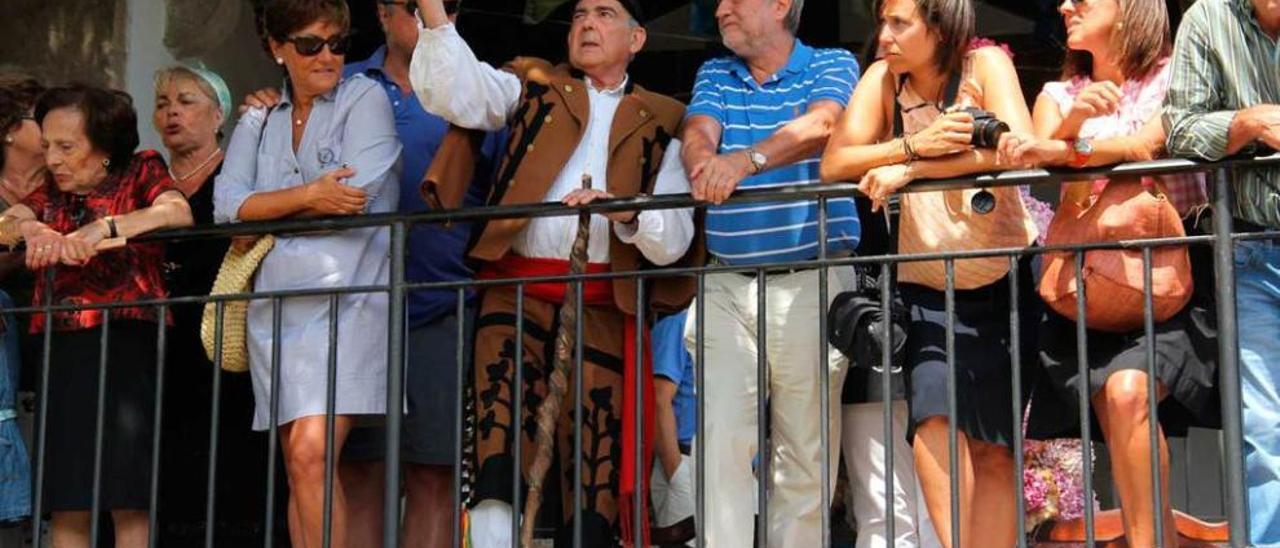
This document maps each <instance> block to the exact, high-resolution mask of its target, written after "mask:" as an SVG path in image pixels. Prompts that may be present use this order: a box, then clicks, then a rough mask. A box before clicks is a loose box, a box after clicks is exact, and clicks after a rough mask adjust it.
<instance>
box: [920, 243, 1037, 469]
mask: <svg viewBox="0 0 1280 548" xmlns="http://www.w3.org/2000/svg"><path fill="white" fill-rule="evenodd" d="M1031 271H1032V267H1031V261H1030V260H1023V261H1021V262H1020V263H1019V269H1018V274H1019V283H1018V301H1017V303H1016V304H1017V308H1016V309H1017V311H1018V313H1019V316H1018V319H1019V330H1018V331H1019V342H1020V345H1021V346H1020V350H1021V351H1022V354H1021V355H1020V356H1019V361H1020V364H1019V367H1026V366H1027V365H1028V364H1030V363H1032V360H1033V359H1034V349H1035V348H1036V346H1035V335H1036V334H1035V329H1034V327H1035V319H1036V318H1038V317H1039V310H1040V308H1041V306H1040V302H1039V300H1038V299H1037V298H1036V296H1035V294H1034V293H1033V292H1032V291H1031V290H1030V289H1029V288H1032V287H1033V286H1032V285H1031V278H1032V277H1031ZM1009 286H1010V283H1009V279H1008V278H1007V277H1006V278H1005V279H1004V280H1001V281H999V282H996V283H994V284H991V285H988V286H986V287H982V288H979V289H973V290H966V291H959V290H957V291H956V292H955V323H954V327H955V349H956V355H955V366H956V386H955V389H956V391H955V394H956V406H957V415H956V427H957V428H958V429H959V430H960V431H963V432H964V433H965V435H967V436H968V437H970V438H972V439H977V440H981V441H985V442H988V443H994V444H997V445H1004V446H1006V447H1007V446H1012V445H1013V427H1014V425H1013V375H1012V371H1013V367H1014V360H1013V356H1012V355H1011V354H1010V348H1011V347H1012V345H1011V344H1010V343H1011V331H1010V329H1009V321H1010V313H1011V312H1012V311H1013V310H1014V307H1013V301H1012V299H1011V298H1010V287H1009ZM900 287H901V289H900V291H901V293H902V298H903V301H905V302H906V304H907V306H908V308H910V309H911V326H910V329H909V330H908V335H907V362H906V363H907V366H908V367H910V369H911V374H910V375H908V376H907V394H908V397H907V404H908V407H909V408H910V410H911V425H910V427H909V428H908V432H907V442H908V443H911V442H912V441H913V438H914V437H915V426H916V425H917V424H919V423H921V422H923V421H924V420H925V419H928V418H931V417H938V416H941V417H946V416H947V415H948V413H947V402H948V388H947V343H946V325H947V324H946V322H947V314H946V294H945V293H944V292H942V291H937V290H934V289H930V288H927V287H923V286H919V285H914V284H902V285H901V286H900ZM1020 390H1021V387H1020Z"/></svg>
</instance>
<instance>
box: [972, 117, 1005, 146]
mask: <svg viewBox="0 0 1280 548" xmlns="http://www.w3.org/2000/svg"><path fill="white" fill-rule="evenodd" d="M1007 131H1009V124H1006V123H1004V122H1001V121H1000V119H998V118H983V119H978V120H974V121H973V146H976V147H978V148H995V146H996V145H997V144H998V143H999V142H1000V136H1001V135H1004V134H1005V132H1007Z"/></svg>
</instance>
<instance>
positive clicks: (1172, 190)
mask: <svg viewBox="0 0 1280 548" xmlns="http://www.w3.org/2000/svg"><path fill="white" fill-rule="evenodd" d="M1058 11H1059V12H1060V13H1061V14H1062V18H1063V20H1064V23H1065V24H1066V28H1067V47H1068V48H1069V51H1068V53H1067V57H1066V59H1065V61H1064V63H1063V71H1062V74H1063V80H1062V81H1059V82H1050V83H1047V84H1045V86H1044V90H1043V91H1042V92H1041V93H1040V96H1039V98H1037V99H1036V105H1035V116H1034V126H1035V131H1034V134H1030V135H1028V134H1022V133H1010V134H1007V135H1005V136H1004V138H1003V139H1002V141H1001V143H1000V151H1001V153H1002V154H1003V155H1005V156H1006V157H1008V158H1009V160H1010V161H1011V162H1013V163H1018V164H1026V165H1051V166H1067V167H1077V168H1078V167H1087V166H1099V165H1107V164H1113V163H1117V162H1132V161H1142V160H1150V159H1152V158H1154V157H1157V156H1160V155H1161V154H1162V153H1163V151H1164V143H1165V132H1164V126H1163V124H1162V123H1161V119H1160V114H1161V112H1160V110H1161V109H1160V107H1161V103H1162V102H1163V101H1164V96H1165V91H1166V89H1167V88H1168V85H1169V78H1170V71H1169V64H1168V61H1169V55H1170V51H1171V48H1172V43H1171V40H1170V37H1169V23H1168V21H1169V19H1168V13H1167V12H1166V9H1165V3H1164V2H1162V1H1159V0H1075V1H1073V0H1066V1H1064V2H1062V4H1061V5H1060V6H1059V8H1058ZM1125 187H1128V188H1130V189H1131V190H1129V191H1127V193H1125V194H1124V195H1123V196H1126V198H1125V199H1124V200H1123V201H1121V200H1120V199H1118V198H1113V197H1114V196H1117V194H1116V193H1117V192H1118V191H1121V190H1122V189H1123V188H1125ZM1148 193H1150V194H1152V195H1153V196H1148V195H1147V194H1148ZM1144 203H1151V204H1154V205H1155V206H1156V207H1157V208H1162V209H1164V210H1165V215H1164V217H1163V218H1167V219H1171V220H1172V222H1170V223H1167V224H1168V225H1171V226H1173V228H1174V229H1175V232H1174V233H1170V234H1155V233H1134V234H1114V233H1112V235H1113V236H1118V237H1124V238H1141V237H1158V236H1173V235H1182V234H1185V229H1183V230H1182V231H1178V230H1176V229H1178V228H1182V227H1180V226H1178V225H1179V223H1178V222H1177V219H1178V218H1179V217H1182V218H1184V219H1186V218H1188V217H1192V216H1193V214H1194V212H1196V211H1198V210H1199V209H1200V208H1201V207H1202V206H1203V205H1204V204H1205V194H1204V187H1203V182H1202V180H1201V178H1200V176H1199V175H1171V176H1161V177H1143V178H1141V180H1134V179H1133V178H1125V177H1112V178H1111V179H1110V180H1107V179H1101V180H1095V181H1089V182H1083V183H1073V184H1067V185H1064V186H1063V187H1062V198H1061V200H1060V205H1059V209H1058V212H1059V213H1058V218H1055V220H1054V222H1053V224H1051V225H1050V229H1049V239H1050V241H1051V242H1052V243H1088V242H1086V241H1079V240H1076V241H1067V240H1066V239H1064V238H1061V237H1059V236H1060V235H1065V234H1067V233H1068V232H1071V231H1072V230H1073V229H1072V225H1075V224H1078V223H1079V221H1077V219H1091V218H1092V217H1090V216H1089V215H1088V214H1087V213H1085V214H1083V215H1082V214H1081V213H1080V212H1081V211H1089V210H1090V209H1099V210H1101V209H1104V208H1105V209H1108V210H1110V213H1109V214H1111V215H1116V214H1121V213H1125V212H1126V211H1132V212H1133V214H1134V215H1135V216H1137V217H1139V218H1141V217H1148V218H1149V217H1150V215H1149V214H1148V213H1146V212H1148V211H1156V212H1159V211H1160V209H1154V210H1153V209H1149V208H1146V209H1135V208H1138V207H1141V206H1142V205H1143V204H1144ZM1096 224H1098V225H1099V228H1101V226H1105V225H1106V224H1107V221H1105V220H1102V219H1099V220H1098V221H1096ZM1136 224H1139V223H1131V225H1136ZM1108 232H1110V231H1108ZM1100 239H1115V238H1100ZM1194 251H1195V252H1194V253H1192V254H1191V257H1188V251H1187V249H1186V248H1185V247H1165V248H1156V249H1153V250H1152V262H1153V266H1154V267H1155V268H1156V271H1154V273H1153V293H1157V294H1154V295H1153V297H1152V298H1153V304H1154V305H1155V306H1154V307H1153V308H1155V310H1154V313H1155V314H1156V319H1157V323H1156V324H1155V328H1154V331H1153V338H1154V340H1151V339H1150V338H1148V337H1147V336H1146V332H1145V330H1144V329H1143V328H1142V325H1141V320H1142V307H1141V302H1140V301H1139V302H1137V303H1136V304H1134V305H1131V306H1129V307H1128V313H1127V316H1128V319H1129V322H1128V327H1117V325H1119V323H1120V322H1116V321H1110V322H1103V321H1102V318H1104V317H1105V315H1107V314H1116V313H1117V312H1116V311H1108V310H1106V309H1104V308H1102V307H1104V306H1106V305H1107V304H1108V303H1115V302H1120V301H1122V300H1123V299H1120V298H1117V297H1114V296H1113V295H1111V294H1103V293H1095V292H1094V291H1095V289H1094V288H1098V287H1102V285H1103V284H1101V283H1093V284H1090V283H1086V288H1087V289H1086V292H1087V303H1088V306H1089V307H1090V310H1089V311H1088V315H1087V316H1086V318H1087V320H1086V325H1088V326H1089V330H1088V332H1087V337H1088V338H1087V342H1088V361H1089V367H1090V369H1091V374H1090V375H1089V377H1088V378H1089V383H1090V386H1089V396H1090V401H1091V402H1092V408H1093V415H1094V417H1095V420H1096V424H1097V427H1100V428H1101V432H1100V433H1101V434H1102V435H1103V436H1104V437H1105V439H1106V442H1107V449H1108V451H1109V452H1110V454H1111V463H1112V466H1113V467H1114V469H1115V470H1114V474H1113V476H1114V477H1115V482H1116V490H1117V491H1118V492H1119V495H1120V504H1121V507H1122V508H1123V522H1124V528H1125V534H1126V536H1127V538H1128V542H1129V545H1130V546H1154V545H1155V544H1156V535H1157V534H1160V535H1163V537H1164V545H1166V546H1174V545H1176V544H1177V532H1176V530H1175V528H1174V520H1173V512H1172V510H1171V507H1170V505H1169V490H1168V489H1169V448H1168V445H1167V443H1166V441H1165V437H1164V436H1165V434H1171V433H1174V432H1176V433H1180V434H1183V433H1185V430H1186V426H1187V425H1188V423H1189V422H1193V423H1195V424H1200V425H1212V424H1215V423H1216V422H1218V411H1217V410H1218V403H1217V392H1216V383H1215V382H1214V379H1216V378H1217V373H1216V361H1215V359H1214V358H1215V357H1214V353H1215V352H1216V349H1217V345H1216V344H1214V343H1213V340H1212V339H1213V336H1214V335H1213V332H1214V327H1213V316H1212V314H1211V313H1210V311H1211V310H1212V309H1213V307H1212V304H1211V303H1208V302H1199V301H1197V300H1196V299H1195V297H1194V296H1193V295H1192V293H1193V292H1192V291H1191V289H1192V288H1191V286H1192V285H1201V286H1203V285H1204V284H1205V283H1206V282H1208V281H1209V276H1211V273H1212V270H1211V269H1212V266H1211V263H1209V262H1208V255H1207V253H1208V251H1207V248H1205V249H1201V248H1199V247H1198V248H1197V250H1194ZM1071 255H1074V254H1071ZM1196 255H1199V257H1196ZM1122 256H1127V257H1128V261H1129V262H1130V263H1131V265H1132V266H1133V267H1135V268H1133V271H1134V272H1135V273H1139V274H1140V273H1141V270H1138V269H1139V268H1141V265H1142V252H1141V251H1138V250H1095V251H1089V252H1088V254H1087V257H1088V258H1087V259H1086V265H1087V266H1089V267H1090V269H1091V270H1093V271H1098V272H1100V271H1102V269H1101V268H1093V261H1099V260H1103V259H1105V258H1107V257H1112V258H1118V257H1122ZM1164 257H1169V258H1170V260H1171V261H1172V262H1169V263H1166V262H1165V259H1163V258H1164ZM1194 258H1200V259H1201V260H1198V261H1197V260H1193V259H1194ZM1063 262H1065V265H1064V266H1065V267H1067V268H1071V269H1074V257H1073V256H1072V257H1070V258H1066V260H1065V261H1063ZM1052 264H1053V261H1052V260H1049V261H1046V265H1047V267H1046V269H1045V277H1046V279H1045V280H1043V281H1042V282H1041V294H1042V295H1048V296H1049V297H1051V296H1052V295H1051V293H1047V292H1046V290H1047V289H1052V286H1053V284H1054V283H1055V281H1056V278H1055V277H1054V274H1053V273H1054V272H1055V269H1054V268H1052V267H1051V265H1052ZM1192 265H1197V266H1203V268H1192ZM1164 266H1168V268H1163V267H1164ZM1192 271H1194V273H1195V275H1196V276H1195V279H1194V282H1192V283H1185V282H1189V281H1190V280H1189V279H1188V278H1190V277H1191V276H1192V274H1191V272H1192ZM1072 275H1073V274H1072ZM1166 275H1172V276H1166ZM1179 278H1181V279H1179ZM1136 279H1137V280H1138V282H1137V283H1136V284H1134V286H1133V287H1130V288H1128V291H1129V292H1130V293H1135V294H1136V295H1141V291H1142V289H1143V287H1142V282H1141V279H1142V278H1141V277H1136ZM1086 281H1087V282H1088V281H1089V280H1086ZM1166 281H1167V282H1169V284H1166V283H1164V282H1166ZM1165 285H1173V286H1175V288H1176V287H1177V286H1186V287H1184V288H1182V291H1180V292H1178V294H1179V295H1184V297H1182V299H1181V300H1180V299H1178V298H1174V299H1173V300H1172V301H1173V304H1172V305H1171V306H1169V307H1167V308H1164V309H1165V310H1167V311H1168V313H1169V315H1171V317H1170V318H1168V319H1166V320H1165V321H1159V320H1160V319H1161V317H1160V312H1161V308H1162V307H1161V306H1159V305H1160V300H1161V299H1160V295H1159V294H1158V293H1159V291H1160V288H1161V287H1162V286H1165ZM1208 287H1209V288H1210V290H1209V291H1205V292H1200V293H1201V294H1202V295H1204V296H1206V297H1207V296H1208V295H1209V294H1210V293H1211V287H1212V285H1211V284H1210V285H1209V286H1208ZM1049 297H1046V298H1049ZM1175 297H1176V296H1175ZM1187 298H1189V299H1191V302H1190V304H1187V301H1186V300H1185V299H1187ZM1069 300H1070V301H1072V302H1070V303H1067V304H1069V305H1070V307H1071V308H1072V309H1074V299H1069ZM1071 312H1073V310H1072V311H1068V313H1069V314H1070V313H1071ZM1106 324H1116V325H1106ZM1075 333H1076V328H1075V321H1074V316H1073V317H1071V318H1068V317H1066V316H1064V315H1063V314H1061V313H1059V312H1055V311H1049V312H1047V313H1046V314H1045V316H1044V319H1043V321H1042V323H1041V326H1040V338H1039V345H1040V363H1041V365H1042V366H1043V370H1042V371H1041V373H1042V374H1043V376H1042V379H1041V382H1037V384H1036V388H1035V392H1034V395H1033V398H1032V402H1033V403H1032V408H1031V412H1030V417H1029V424H1028V436H1030V437H1036V438H1052V437H1068V436H1078V435H1079V433H1080V432H1079V428H1080V424H1079V417H1080V412H1079V406H1078V402H1079V391H1078V390H1079V384H1078V383H1079V380H1078V378H1077V377H1078V373H1077V362H1078V357H1077V354H1076V335H1075ZM1152 342H1153V343H1154V349H1155V355H1156V362H1155V363H1156V366H1155V367H1156V377H1157V378H1156V384H1155V386H1156V392H1157V396H1156V397H1157V398H1158V399H1159V400H1162V403H1161V404H1160V408H1159V411H1158V416H1159V419H1160V422H1161V423H1162V424H1163V426H1164V428H1163V429H1161V430H1160V435H1159V437H1158V451H1159V458H1160V485H1161V489H1162V490H1163V492H1164V493H1165V495H1164V496H1163V497H1162V499H1161V501H1162V507H1161V508H1160V509H1159V511H1160V512H1161V513H1162V514H1163V515H1164V521H1163V528H1164V530H1163V531H1160V532H1157V531H1155V527H1154V525H1153V521H1154V520H1153V518H1154V512H1155V511H1156V509H1155V508H1153V501H1152V498H1151V492H1152V482H1153V478H1152V475H1151V454H1152V448H1151V443H1150V438H1149V429H1150V420H1151V417H1150V415H1149V413H1148V401H1147V400H1148V392H1147V383H1148V376H1147V360H1146V351H1147V345H1148V344H1149V343H1152ZM1097 427H1094V429H1095V431H1096V430H1097ZM1094 435H1095V436H1097V434H1094ZM1093 439H1095V440H1096V439H1099V438H1098V437H1094V438H1093Z"/></svg>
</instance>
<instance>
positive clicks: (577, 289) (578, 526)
mask: <svg viewBox="0 0 1280 548" xmlns="http://www.w3.org/2000/svg"><path fill="white" fill-rule="evenodd" d="M582 285H583V280H582V278H577V279H576V280H574V284H573V291H574V293H576V297H577V298H575V299H574V300H573V306H574V312H575V313H574V317H575V318H577V319H578V321H576V322H574V323H573V330H574V336H573V346H574V361H573V364H574V367H573V444H572V446H571V447H572V448H573V548H582V498H583V493H582V373H583V369H585V364H584V362H585V361H586V351H585V348H586V343H585V342H584V341H583V338H584V330H583V327H582V324H583V323H585V320H586V318H583V317H582V310H583V306H582Z"/></svg>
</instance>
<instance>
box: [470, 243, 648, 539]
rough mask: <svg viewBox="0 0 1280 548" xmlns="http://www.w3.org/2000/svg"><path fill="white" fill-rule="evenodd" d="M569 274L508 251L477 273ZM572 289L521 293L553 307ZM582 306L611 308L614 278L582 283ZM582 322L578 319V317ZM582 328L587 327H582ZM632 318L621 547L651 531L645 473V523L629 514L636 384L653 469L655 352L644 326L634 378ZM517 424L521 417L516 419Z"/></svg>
mask: <svg viewBox="0 0 1280 548" xmlns="http://www.w3.org/2000/svg"><path fill="white" fill-rule="evenodd" d="M604 272H609V265H608V264H600V263H588V264H587V270H586V273H587V274H599V273H604ZM568 273H569V261H562V260H558V259H539V258H529V257H521V256H518V255H515V254H513V253H508V254H507V255H506V256H504V257H503V258H502V259H500V260H498V261H495V262H491V263H487V264H486V265H485V267H484V268H483V269H482V270H481V271H480V274H479V276H478V278H479V279H481V280H496V279H508V278H533V277H543V276H563V275H566V274H568ZM571 287H572V286H571V285H570V284H568V283H563V282H538V283H528V284H525V286H524V291H525V295H526V296H528V297H533V298H535V299H538V300H540V301H545V302H549V303H552V304H556V305H562V304H564V301H565V294H566V292H567V291H569V290H570V288H571ZM582 304H583V306H614V300H613V280H607V279H595V280H586V281H585V282H584V283H583V285H582ZM578 321H582V318H578ZM583 327H584V329H587V328H589V327H590V326H583ZM636 329H637V325H636V317H635V316H631V315H626V316H625V320H624V321H623V339H622V361H623V376H622V387H623V388H622V465H621V467H620V470H619V474H620V476H619V479H618V482H619V486H618V491H619V492H618V518H619V520H618V521H619V523H621V524H622V542H623V543H624V544H625V545H631V546H634V545H637V544H639V545H641V546H647V545H648V544H649V528H648V527H647V526H646V524H647V523H648V521H649V477H650V475H649V474H648V473H642V474H641V479H642V482H643V484H642V485H641V486H640V489H641V492H642V493H643V495H642V497H641V517H642V518H643V519H644V522H643V523H641V524H639V525H637V524H634V523H632V514H633V513H634V511H635V507H634V506H633V504H632V502H633V500H632V499H633V497H634V495H635V492H636V487H637V486H636V484H635V472H636V459H635V441H634V440H635V439H636V423H637V422H638V421H637V417H636V413H635V407H636V400H635V393H636V383H637V382H643V387H642V388H643V390H644V416H645V417H647V418H648V420H646V421H645V423H644V440H643V442H642V445H641V452H642V457H643V460H644V467H643V468H642V470H643V471H645V472H647V471H649V470H652V469H653V443H654V442H653V435H654V415H655V409H654V403H653V402H654V398H655V396H654V392H653V358H652V356H653V352H652V348H653V347H652V342H651V341H650V339H649V329H648V328H643V336H644V342H643V345H644V347H643V353H642V354H643V361H644V364H643V367H644V369H643V370H644V375H643V378H642V379H637V378H636V370H637V368H636ZM517 420H519V419H517ZM636 531H639V532H640V533H641V534H640V539H641V540H640V542H636V540H635V539H636V534H635V533H636Z"/></svg>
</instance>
